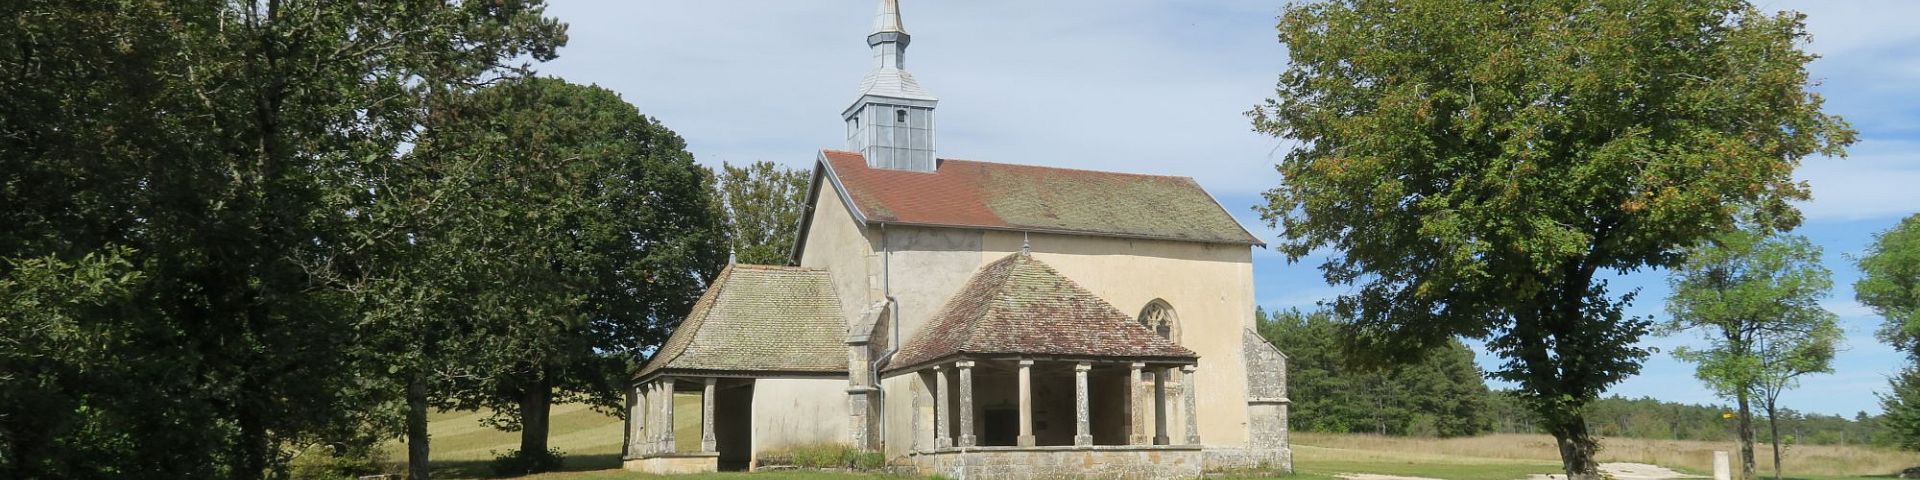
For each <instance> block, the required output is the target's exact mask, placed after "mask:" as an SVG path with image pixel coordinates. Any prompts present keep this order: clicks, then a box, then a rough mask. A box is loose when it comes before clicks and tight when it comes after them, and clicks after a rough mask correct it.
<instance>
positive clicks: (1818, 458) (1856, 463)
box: [386, 395, 1920, 480]
mask: <svg viewBox="0 0 1920 480" xmlns="http://www.w3.org/2000/svg"><path fill="white" fill-rule="evenodd" d="M674 404H675V412H674V420H675V427H674V431H675V432H676V433H677V434H678V437H679V439H678V442H679V444H680V445H682V446H692V445H698V443H699V421H700V417H699V412H700V402H699V397H698V396H697V395H695V396H684V397H681V398H676V399H675V402H674ZM431 418H432V424H430V425H429V430H430V431H431V432H432V435H433V437H432V438H433V440H432V442H433V443H432V446H433V457H434V470H435V474H436V478H485V477H486V475H487V473H488V471H487V462H488V461H489V460H491V459H492V458H493V457H494V456H495V455H497V454H499V453H504V452H506V451H508V450H513V449H516V448H518V444H519V440H520V437H519V434H518V433H514V432H501V431H497V430H493V429H491V428H487V427H486V426H484V425H481V424H480V422H479V420H480V418H482V415H480V414H478V413H473V412H449V413H439V414H434V415H433V416H432V417H431ZM552 422H553V431H552V437H551V438H550V440H549V442H550V444H551V445H552V446H553V447H554V448H558V449H560V450H561V451H563V452H565V453H566V455H567V459H566V464H565V467H564V468H565V470H566V471H564V472H557V473H549V474H544V475H535V476H529V477H524V478H528V479H538V480H614V479H640V478H668V477H655V476H649V475H641V474H636V473H630V472H625V471H621V470H619V468H620V459H619V456H620V442H621V441H622V440H623V439H624V437H625V436H624V434H623V432H622V423H621V422H620V421H619V420H618V419H616V418H613V417H610V416H607V415H603V414H601V413H599V412H595V411H593V410H591V409H588V408H586V407H585V406H583V405H556V406H554V408H553V414H552ZM1603 445H1604V446H1605V449H1603V450H1602V452H1601V457H1600V459H1601V461H1603V462H1637V463H1649V464H1656V465H1661V466H1666V467H1669V468H1673V469H1676V470H1680V471H1682V472H1687V473H1693V474H1700V473H1704V470H1706V468H1707V464H1705V463H1704V462H1705V461H1707V460H1705V459H1706V458H1710V455H1711V454H1710V452H1711V450H1713V449H1731V447H1732V445H1730V444H1728V445H1721V444H1711V443H1705V442H1676V441H1664V440H1637V439H1605V440H1604V441H1603ZM1550 446H1551V438H1550V437H1546V436H1544V435H1488V436H1482V437H1473V438H1460V439H1427V438H1406V437H1375V436H1368V435H1332V434H1315V433H1300V434H1296V435H1295V436H1294V469H1295V470H1296V472H1295V474H1293V475H1291V476H1287V477H1283V478H1292V479H1331V478H1339V477H1338V476H1339V475H1341V474H1353V473H1370V474H1382V475H1402V476H1418V477H1428V478H1437V479H1442V480H1517V479H1523V478H1526V477H1527V476H1528V475H1531V474H1539V473H1552V472H1554V471H1555V470H1557V469H1558V468H1559V462H1558V460H1557V459H1556V458H1555V457H1554V456H1553V455H1554V454H1553V450H1552V449H1551V448H1550ZM1792 452H1793V453H1794V455H1797V456H1799V458H1795V457H1794V456H1789V459H1790V460H1789V463H1788V465H1789V467H1790V470H1789V472H1788V473H1789V475H1788V478H1794V479H1802V480H1830V479H1842V478H1876V477H1877V478H1888V477H1893V476H1895V475H1891V474H1893V473H1895V472H1897V471H1899V469H1900V468H1904V467H1903V466H1913V465H1920V454H1914V453H1912V452H1897V451H1891V450H1881V449H1872V448H1864V447H1836V446H1806V447H1796V448H1795V449H1794V450H1792ZM386 454H387V460H388V461H390V462H394V463H395V464H394V465H393V467H392V471H396V472H398V471H401V470H402V469H401V468H400V465H399V462H404V461H405V459H406V448H405V446H404V445H401V444H398V443H395V444H393V445H389V446H388V448H387V449H386ZM1795 465H1799V466H1801V468H1800V470H1802V471H1800V472H1796V471H1794V470H1793V469H1791V467H1794V466H1795ZM1768 467H1769V466H1768V465H1765V464H1763V465H1762V468H1761V470H1762V473H1763V475H1762V477H1770V476H1771V475H1770V474H1771V470H1770V469H1769V468H1768ZM1796 473H1799V474H1796ZM671 478H675V479H739V480H819V479H848V478H882V477H880V476H874V475H851V474H841V473H818V472H770V473H754V474H740V473H721V474H708V475H690V476H677V477H671ZM1228 478H1248V477H1228Z"/></svg>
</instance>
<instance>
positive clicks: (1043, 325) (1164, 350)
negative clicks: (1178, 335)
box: [885, 253, 1199, 373]
mask: <svg viewBox="0 0 1920 480" xmlns="http://www.w3.org/2000/svg"><path fill="white" fill-rule="evenodd" d="M1007 355H1022V356H1041V357H1068V358H1089V359H1090V358H1115V359H1119V358H1130V359H1141V360H1159V361H1177V362H1191V361H1193V360H1194V359H1197V358H1199V356H1198V355H1195V354H1194V353H1193V351H1192V350H1188V349H1186V348H1185V347H1181V346H1180V345H1177V344H1175V343H1173V342H1171V341H1168V340H1167V339H1165V338H1161V337H1160V336H1159V335H1157V334H1155V333H1153V331H1151V330H1148V329H1147V327H1145V326H1143V325H1141V324H1139V323H1138V322H1136V321H1134V319H1133V317H1131V316H1128V315H1127V314H1125V313H1121V311H1120V309H1118V308H1114V306H1113V304H1110V303H1107V301H1106V300H1103V299H1101V298H1100V297H1099V296H1097V295H1094V294H1093V293H1092V292H1088V291H1087V289H1085V288H1082V287H1081V286H1080V285H1079V284H1077V283H1074V281H1073V280H1071V279H1068V278H1067V277H1065V276H1063V275H1061V274H1060V272H1059V271H1056V270H1054V269H1053V267H1051V266H1049V265H1047V264H1046V263H1044V262H1041V261H1040V260H1038V259H1035V258H1033V257H1032V256H1031V255H1027V254H1019V253H1016V254H1012V255H1008V256H1007V257H1006V258H1002V259H1000V260H997V261H995V262H993V263H990V264H987V266H985V267H981V268H980V271H979V272H978V273H975V274H974V276H973V278H972V279H971V280H969V281H968V282H967V285H966V286H965V287H963V288H961V289H960V292H959V293H956V294H954V296H953V298H951V299H948V300H947V304H946V306H944V307H942V308H941V310H940V312H939V313H938V314H936V315H934V317H933V318H932V319H931V320H929V321H928V323H927V326H926V327H923V328H921V329H920V331H919V333H917V334H915V335H914V337H913V339H911V340H908V341H907V343H906V344H904V345H902V346H901V347H900V352H899V353H898V354H896V355H895V357H894V358H893V360H892V361H891V362H889V364H888V365H887V366H886V368H885V371H886V372H888V373H892V372H897V371H904V370H911V369H915V368H918V367H921V366H924V365H926V364H929V363H933V362H936V361H940V360H943V359H947V358H954V357H969V356H971V357H988V356H1007Z"/></svg>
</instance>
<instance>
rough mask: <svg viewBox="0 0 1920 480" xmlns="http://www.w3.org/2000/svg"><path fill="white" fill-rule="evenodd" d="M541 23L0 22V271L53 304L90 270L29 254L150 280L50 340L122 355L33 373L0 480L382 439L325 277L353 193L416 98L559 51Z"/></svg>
mask: <svg viewBox="0 0 1920 480" xmlns="http://www.w3.org/2000/svg"><path fill="white" fill-rule="evenodd" d="M541 10H542V6H541V4H540V3H539V2H537V1H499V2H459V1H446V2H443V1H427V2H400V3H396V2H321V1H303V0H277V1H268V2H259V1H239V2H197V3H196V2H135V1H117V0H95V1H57V2H49V1H35V0H29V1H23V2H8V3H7V4H6V5H5V6H4V7H0V19H3V20H0V38H4V39H6V40H5V41H4V42H0V99H4V100H0V205H6V208H0V223H4V224H6V225H7V226H8V227H7V228H5V229H0V258H4V259H6V260H7V261H6V262H4V263H3V265H4V266H0V278H4V279H6V281H10V282H16V284H17V285H18V286H19V287H18V290H15V291H18V292H57V291H63V289H65V288H66V287H62V286H60V285H58V282H63V281H66V280H63V279H70V278H81V277H82V276H81V275H80V274H78V273H75V274H65V273H61V274H51V275H48V274H36V273H34V272H36V271H45V270H47V269H44V268H40V267H29V265H36V264H35V263H34V262H36V261H38V260H30V261H24V262H23V261H22V260H28V259H49V260H50V261H51V262H54V263H52V264H54V265H88V264H89V260H88V259H89V258H116V259H119V260H121V261H124V262H125V263H124V264H122V265H124V267H114V268H124V269H126V270H127V272H128V273H131V274H135V275H137V277H138V278H139V279H140V280H141V281H139V282H137V283H131V284H128V285H126V286H125V289H126V291H125V294H124V295H119V294H115V295H108V296H100V297H95V299H96V300H97V302H98V304H94V305H90V306H89V307H88V308H85V309H78V310H75V311H76V312H78V313H72V314H70V315H67V316H65V317H64V319H63V320H62V322H66V323H59V322H56V323H54V325H63V327H62V328H65V326H71V327H72V329H71V330H69V331H73V332H81V333H83V334H81V335H64V334H63V335H59V336H53V337H48V338H46V339H45V340H46V341H47V342H49V343H45V344H40V345H36V348H45V349H47V350H49V351H60V352H69V353H77V354H79V355H76V356H74V357H70V359H74V360H75V361H78V362H85V361H87V360H88V358H91V357H88V355H111V357H109V358H108V359H107V360H106V361H104V362H101V363H92V364H88V363H75V364H69V365H81V366H83V367H84V368H59V369H51V370H46V371H41V372H38V373H40V374H44V375H45V376H42V377H39V380H44V383H40V384H38V385H37V386H36V388H34V389H31V390H28V391H27V392H26V394H25V395H26V396H28V397H31V398H27V399H16V400H22V401H21V402H20V403H12V402H9V403H8V404H6V405H0V409H4V410H0V417H8V418H22V417H21V415H26V416H34V417H36V418H35V419H34V420H35V422H37V424H35V425H32V426H31V427H30V428H32V429H34V430H33V431H32V432H26V431H13V430H11V429H13V428H14V426H13V425H7V426H0V428H6V429H9V430H10V431H8V432H5V433H0V436H4V437H6V438H9V439H26V440H24V441H19V442H14V443H13V445H14V446H15V447H20V448H14V449H13V452H14V453H16V454H19V455H17V456H14V455H10V456H8V458H5V459H0V476H5V477H8V478H128V477H134V478H140V477H145V478H236V479H252V478H261V477H266V476H280V475H282V474H284V473H285V467H286V463H287V461H288V457H289V456H290V455H292V454H293V453H292V452H298V451H301V450H304V448H303V447H305V446H309V445H329V444H339V443H365V442H370V441H372V438H373V437H374V435H375V434H376V433H377V432H371V433H370V432H369V431H368V429H367V427H368V426H378V425H383V420H384V419H383V418H382V417H383V415H384V412H382V411H381V409H379V408H372V407H368V405H381V404H382V402H383V401H384V400H385V397H384V396H383V392H382V389H381V387H380V386H378V385H370V384H369V383H372V382H366V381H364V380H366V379H368V378H370V376H369V375H366V373H367V371H368V370H366V369H367V368H370V367H371V366H372V365H375V364H378V362H377V361H375V359H376V358H377V352H374V351H372V350H370V349H366V348H362V346H363V345H362V344H361V343H360V340H363V339H364V337H363V334H364V333H365V332H364V331H363V330H361V329H360V328H358V323H359V312H358V311H357V309H356V308H355V306H354V302H353V299H352V297H351V294H349V293H347V292H346V291H345V290H346V289H345V288H344V287H346V285H343V284H341V283H338V282H337V281H338V280H339V279H342V278H350V276H349V275H344V274H343V272H338V271H336V269H337V268H340V267H341V266H342V265H343V264H342V263H339V262H336V260H339V259H342V258H343V257H344V256H346V254H347V253H349V252H350V251H351V250H352V249H353V248H354V246H355V245H357V244H359V243H362V240H361V239H357V238H355V237H354V235H355V233H357V232H356V230H355V229H353V228H351V227H350V223H351V221H352V220H351V216H352V210H351V209H350V207H351V206H352V204H351V202H348V201H346V200H345V197H346V196H348V195H350V193H348V192H352V191H353V189H350V188H343V187H344V186H345V185H348V184H349V183H350V182H351V181H352V180H351V179H353V178H356V177H359V176H361V175H364V174H367V169H368V168H369V167H368V166H369V165H379V164H381V163H382V161H383V160H390V159H392V158H394V157H395V156H397V155H399V152H400V151H402V150H403V149H404V147H405V146H406V145H407V144H408V143H409V142H408V136H409V135H410V132H413V131H415V130H416V128H417V126H418V125H419V117H418V114H419V113H420V111H421V110H422V109H423V108H424V104H425V103H426V102H425V95H424V94H423V93H424V92H429V91H439V90H442V89H446V88H456V87H458V86H460V85H463V84H466V83H468V82H473V81H478V77H480V76H481V75H482V74H483V73H485V72H489V71H493V70H496V69H499V68H501V67H502V66H503V64H505V63H506V62H509V61H516V60H518V59H528V60H544V59H549V58H552V57H553V49H554V48H555V47H557V46H558V45H559V44H560V43H563V42H564V33H563V31H564V26H562V25H561V24H560V23H559V22H557V21H554V20H552V19H549V18H546V17H545V16H543V15H542V11H541ZM52 270H53V271H62V272H64V271H65V270H62V269H60V268H53V269H52ZM86 270H87V269H84V268H83V269H81V271H86ZM45 282H55V283H53V284H48V283H45ZM17 334H18V332H12V331H9V332H7V333H6V335H10V336H11V335H17ZM37 341H38V340H36V342H37ZM7 368H10V369H11V368H14V365H8V366H7ZM9 373H13V372H7V373H0V375H6V374H9ZM43 402H54V403H56V404H59V405H63V406H70V407H71V408H64V409H58V410H53V409H48V410H42V409H41V408H40V407H44V406H46V405H49V403H43ZM16 408H20V409H27V410H13V409H16ZM10 441H11V440H10Z"/></svg>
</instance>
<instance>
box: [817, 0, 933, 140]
mask: <svg viewBox="0 0 1920 480" xmlns="http://www.w3.org/2000/svg"><path fill="white" fill-rule="evenodd" d="M873 23H874V25H873V33H872V34H869V35H867V46H868V47H871V48H873V62H874V65H873V70H872V71H870V72H868V73H867V77H866V79H864V80H861V81H860V98H858V99H856V100H854V101H853V105H851V106H848V107H847V109H846V111H844V112H841V113H840V116H841V117H842V119H843V120H845V121H846V123H847V149H849V150H853V151H857V152H860V153H861V154H862V155H865V156H866V158H867V166H868V167H872V168H885V169H891V170H908V171H915V172H927V173H932V172H933V171H934V169H935V168H936V167H938V165H937V164H936V161H935V160H934V158H935V157H934V148H933V147H934V142H933V126H934V123H933V109H934V107H935V106H936V105H937V104H939V103H940V100H939V99H938V98H934V96H933V94H930V93H927V91H926V90H923V89H921V88H920V83H919V82H916V81H914V79H913V74H911V73H907V69H906V56H907V44H908V43H910V42H911V41H912V40H913V37H912V36H910V35H907V30H906V28H905V27H903V26H901V23H900V2H899V0H881V1H880V13H879V14H878V15H876V16H875V18H874V22H873Z"/></svg>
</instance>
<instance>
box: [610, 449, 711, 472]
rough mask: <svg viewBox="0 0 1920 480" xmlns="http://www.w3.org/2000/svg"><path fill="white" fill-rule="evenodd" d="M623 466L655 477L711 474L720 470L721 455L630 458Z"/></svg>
mask: <svg viewBox="0 0 1920 480" xmlns="http://www.w3.org/2000/svg"><path fill="white" fill-rule="evenodd" d="M621 466H622V467H625V468H626V469H627V470H630V471H635V472H641V473H651V474H654V475H680V474H687V473H711V472H717V471H719V470H720V454H719V453H715V452H703V453H674V454H668V455H655V456H649V457H639V458H628V459H627V460H626V462H623V463H622V464H621Z"/></svg>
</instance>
